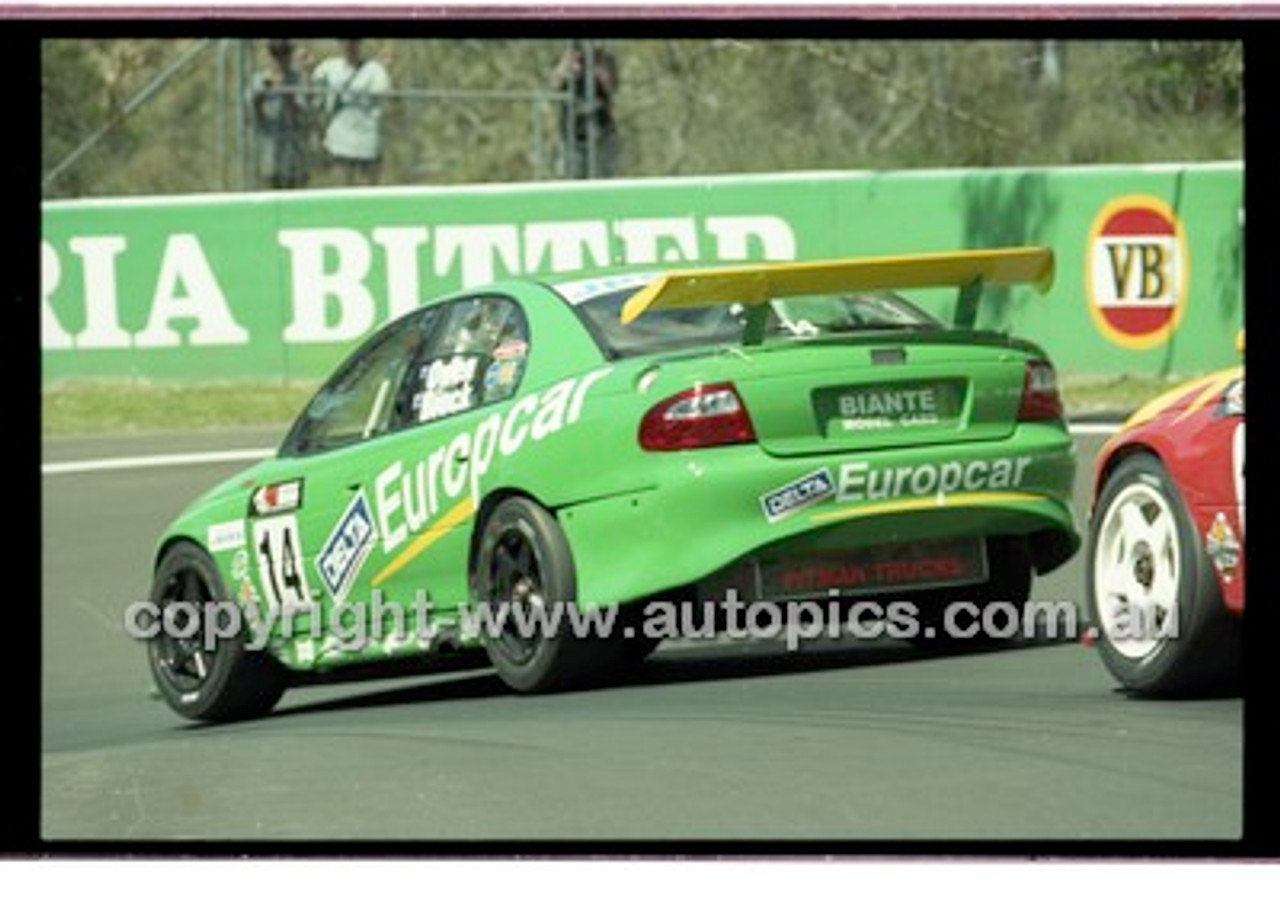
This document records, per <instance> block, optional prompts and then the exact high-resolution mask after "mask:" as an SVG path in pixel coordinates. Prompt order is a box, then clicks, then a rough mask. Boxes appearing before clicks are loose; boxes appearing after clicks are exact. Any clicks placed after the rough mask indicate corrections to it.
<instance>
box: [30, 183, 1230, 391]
mask: <svg viewBox="0 0 1280 899" xmlns="http://www.w3.org/2000/svg"><path fill="white" fill-rule="evenodd" d="M1243 182H1244V167H1243V164H1242V163H1240V162H1223V163H1212V164H1196V165H1190V164H1188V165H1149V166H1088V167H1068V168H1043V169H980V170H979V169H965V170H931V171H910V172H819V173H797V174H785V175H761V176H734V177H728V176H722V177H708V178H663V179H636V180H626V181H624V180H618V181H605V182H568V183H566V182H555V183H548V182H542V183H538V184H518V185H512V184H503V185H488V186H473V187H450V188H418V187H396V188H378V189H363V190H356V189H349V190H328V191H310V192H296V193H254V194H234V195H208V196H194V195H193V196H183V197H169V198H155V197H152V198H145V199H109V200H84V201H57V202H49V203H45V204H44V207H43V210H42V228H43V233H42V240H41V247H40V252H41V291H42V297H41V310H42V320H41V321H42V324H41V345H42V349H43V352H42V357H43V376H44V379H45V381H46V383H47V382H49V381H51V380H55V379H59V378H113V377H129V378H143V379H149V380H153V381H157V382H162V381H182V380H228V379H255V380H263V379H281V380H285V381H288V380H290V379H314V378H318V377H321V376H323V375H324V374H326V373H327V372H328V371H329V369H330V368H331V367H332V366H333V365H334V364H335V363H336V361H337V360H338V359H340V358H341V357H342V355H343V354H345V353H346V352H347V351H348V350H349V349H350V348H351V347H353V346H354V345H355V343H356V342H357V341H359V340H360V339H361V338H362V337H363V336H364V335H366V334H368V333H369V332H370V331H371V330H372V329H373V328H375V327H376V326H377V325H379V324H381V323H382V322H384V321H386V320H388V318H389V317H391V316H393V315H396V314H399V313H400V312H403V311H405V310H407V309H409V308H412V307H413V306H414V305H415V303H417V302H418V301H419V300H420V299H422V298H426V297H430V296H434V295H437V294H439V293H442V292H445V291H449V290H453V289H456V288H459V287H467V286H473V285H476V284H481V283H484V282H486V281H488V280H490V279H493V278H497V277H503V276H507V275H540V274H541V275H545V274H551V273H568V272H577V271H580V270H598V269H600V268H606V267H608V268H635V269H646V268H655V267H661V266H666V265H673V264H689V265H707V264H714V263H716V262H726V263H731V262H737V261H744V260H793V259H820V258H825V257H834V256H845V255H896V254H902V253H916V252H928V251H937V250H951V249H960V248H984V247H996V246H1008V245H1017V244H1044V245H1047V246H1050V247H1052V248H1053V250H1054V252H1055V254H1056V259H1057V275H1056V280H1055V282H1054V285H1053V288H1052V290H1051V291H1050V292H1049V293H1048V294H1047V295H1040V294H1036V293H1034V292H1032V291H1031V290H1030V289H1029V288H1013V289H999V290H993V291H990V292H989V293H988V294H987V296H986V297H985V298H984V299H983V301H982V305H981V307H980V310H979V319H978V323H979V325H980V326H993V327H999V328H1005V329H1009V330H1012V331H1013V332H1014V333H1017V334H1021V335H1024V336H1026V337H1029V338H1031V339H1033V340H1036V341H1038V342H1040V343H1041V344H1043V345H1044V346H1045V348H1046V349H1047V350H1048V351H1049V352H1050V353H1051V354H1052V356H1053V358H1054V359H1055V361H1056V362H1057V364H1058V367H1059V369H1061V370H1062V371H1063V372H1066V373H1072V374H1084V375H1088V374H1098V375H1113V374H1120V373H1130V374H1135V375H1148V376H1151V375H1156V376H1175V377H1176V376H1187V375H1193V374H1198V373H1201V372H1205V371H1209V370H1212V369H1215V368H1219V367H1223V366H1226V365H1230V364H1233V363H1234V362H1235V361H1237V356H1236V351H1235V337H1236V334H1237V332H1238V330H1239V329H1240V327H1241V326H1242V322H1243V317H1244V297H1243V286H1242V285H1243V227H1244V224H1243V223H1244V213H1243V203H1244V184H1243ZM918 299H919V300H920V302H921V303H922V304H924V305H926V306H930V305H932V306H935V307H936V311H938V312H939V313H940V314H945V315H947V316H949V315H950V304H951V303H952V302H953V294H952V293H948V294H946V295H945V296H942V295H936V296H929V295H924V296H921V297H919V298H918Z"/></svg>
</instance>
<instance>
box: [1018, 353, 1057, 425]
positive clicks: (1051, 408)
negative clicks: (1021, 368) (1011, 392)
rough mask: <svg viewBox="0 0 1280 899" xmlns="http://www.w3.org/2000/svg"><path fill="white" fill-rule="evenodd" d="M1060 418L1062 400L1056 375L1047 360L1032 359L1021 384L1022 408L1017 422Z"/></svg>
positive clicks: (1019, 410)
mask: <svg viewBox="0 0 1280 899" xmlns="http://www.w3.org/2000/svg"><path fill="white" fill-rule="evenodd" d="M1059 418H1062V398H1061V397H1060V396H1058V374H1057V372H1055V371H1054V370H1053V366H1052V365H1051V364H1050V363H1049V361H1048V360H1047V359H1032V360H1031V361H1030V362H1028V363H1027V374H1026V377H1025V378H1023V382H1022V406H1021V408H1019V409H1018V421H1049V420H1053V419H1059Z"/></svg>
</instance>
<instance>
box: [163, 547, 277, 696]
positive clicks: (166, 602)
mask: <svg viewBox="0 0 1280 899" xmlns="http://www.w3.org/2000/svg"><path fill="white" fill-rule="evenodd" d="M226 597H227V592H226V590H225V589H224V588H223V583H222V577H221V575H220V574H219V572H218V568H217V566H216V565H214V563H213V560H212V559H211V558H209V556H208V554H207V553H205V552H204V550H202V549H200V548H199V547H197V546H195V545H194V544H191V543H179V544H176V545H174V546H173V547H171V548H169V549H168V550H167V551H166V552H165V554H164V556H163V558H161V560H160V564H159V565H158V566H157V567H156V572H155V579H154V582H153V586H152V592H151V601H152V604H153V606H154V608H155V609H156V610H157V611H158V613H159V615H160V618H159V620H158V621H157V622H156V625H157V627H156V634H155V635H154V636H153V637H151V638H149V640H148V642H147V659H148V662H149V664H150V667H151V674H152V677H153V678H154V680H155V683H156V687H157V688H158V689H159V691H160V695H161V697H162V698H163V699H164V700H165V702H166V703H168V704H169V706H170V707H171V708H172V709H173V710H174V711H175V712H177V713H178V714H179V715H182V716H183V717H184V718H191V719H194V720H199V721H234V720H239V719H244V718H253V717H257V716H259V715H265V714H267V713H268V712H269V711H271V709H272V708H274V707H275V704H276V703H277V702H278V701H279V700H280V697H281V695H282V694H283V693H284V690H285V672H284V670H283V669H282V668H281V667H280V665H279V664H278V663H277V662H276V661H275V660H274V659H272V658H270V657H269V656H266V655H265V654H263V653H261V652H253V651H250V650H249V649H247V648H246V646H245V639H244V633H243V631H240V632H237V633H235V634H233V635H231V636H222V635H221V633H220V628H221V622H225V621H226V620H227V619H226V617H225V616H223V615H220V614H218V613H217V610H216V603H219V602H222V601H225V600H226Z"/></svg>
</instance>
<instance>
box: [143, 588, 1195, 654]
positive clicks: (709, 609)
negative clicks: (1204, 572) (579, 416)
mask: <svg viewBox="0 0 1280 899" xmlns="http://www.w3.org/2000/svg"><path fill="white" fill-rule="evenodd" d="M621 610H622V607H619V606H616V605H602V606H586V607H581V606H579V605H576V604H574V603H543V602H540V601H536V600H535V601H532V602H528V601H526V602H520V603H502V604H499V605H487V604H474V605H472V604H463V605H462V606H459V607H457V608H450V609H449V610H448V612H447V613H444V612H441V613H440V614H439V615H437V612H440V610H438V609H437V608H435V606H434V605H433V603H432V601H431V599H430V596H429V595H428V594H427V593H426V592H425V591H419V593H418V595H417V597H416V598H415V600H414V602H413V603H410V604H404V603H399V602H390V601H387V600H386V599H385V598H384V596H383V594H382V592H381V591H380V590H373V591H372V595H371V597H370V599H369V601H368V602H346V603H342V604H339V605H335V606H327V605H319V604H317V605H311V606H305V607H303V606H296V607H284V608H281V607H272V608H270V609H268V610H267V611H266V612H262V611H259V609H258V607H257V606H256V605H253V604H249V605H244V606H242V605H240V604H239V603H236V602H232V601H227V600H221V601H213V602H205V603H199V604H196V603H188V602H182V601H178V602H169V603H165V604H164V605H163V607H161V606H159V605H157V604H156V603H155V602H153V601H151V600H142V601H139V602H135V603H132V604H131V605H130V606H129V607H128V608H127V609H126V610H125V614H124V627H125V632H126V633H127V634H129V636H131V637H135V638H138V639H144V640H145V639H152V638H155V637H157V636H160V635H161V634H163V635H165V636H168V637H172V638H176V639H185V640H199V641H201V642H202V643H203V645H204V647H205V648H206V649H208V650H212V649H213V648H214V647H215V646H216V645H217V643H218V642H219V641H221V640H226V639H229V638H233V637H237V636H239V635H240V634H241V632H242V631H244V632H245V642H246V647H247V648H249V649H250V650H259V649H263V648H265V646H266V644H267V642H268V640H269V639H270V638H271V637H272V636H273V635H274V636H278V637H282V638H284V639H291V638H293V637H295V636H300V635H307V636H311V637H313V638H316V639H319V638H321V637H327V638H329V640H330V642H331V645H333V646H334V647H335V648H336V649H338V650H341V651H360V650H362V649H364V648H365V647H366V646H368V645H370V644H371V643H385V642H388V641H389V642H395V643H406V642H418V643H419V644H421V645H423V646H427V645H430V643H431V642H432V640H433V639H434V638H435V637H436V636H437V635H438V634H439V633H440V632H441V630H442V629H443V628H445V627H447V628H449V629H451V630H452V631H453V632H455V633H456V634H457V635H458V636H459V637H461V638H462V639H463V640H464V641H470V640H473V639H475V638H484V637H496V636H498V635H499V634H502V633H515V634H518V635H519V636H521V637H524V638H526V639H528V638H534V637H537V636H550V635H554V634H558V633H560V632H561V631H562V630H563V629H566V628H567V629H568V630H569V632H570V633H572V634H573V635H574V636H575V637H581V638H600V639H607V638H610V637H614V636H617V635H621V636H622V637H623V638H624V639H632V638H645V639H651V640H659V639H661V640H665V639H684V640H711V639H716V638H720V637H727V638H729V639H759V640H778V639H779V638H781V639H782V640H783V641H784V642H785V644H786V647H787V649H788V650H795V649H797V648H798V647H799V646H800V645H801V644H802V643H804V642H806V641H810V640H816V639H823V638H826V639H832V640H834V639H838V638H842V637H853V638H855V639H861V640H877V639H881V638H886V637H887V638H891V639H898V640H920V639H924V640H929V639H946V640H974V639H997V640H1009V639H1014V638H1033V637H1039V638H1044V639H1050V640H1052V639H1074V638H1076V637H1078V636H1079V633H1078V631H1079V627H1080V625H1079V620H1078V611H1077V608H1076V604H1075V603H1073V602H1069V601H1048V602H1035V601H1033V602H1028V603H1013V602H1005V601H999V600H992V601H986V602H982V603H977V602H972V601H967V600H959V601H955V602H951V603H948V604H947V605H945V606H943V607H942V608H941V612H940V614H939V613H938V612H937V611H933V612H932V613H930V614H926V613H925V610H924V609H922V607H921V606H920V605H918V604H917V603H915V602H913V601H911V600H910V599H908V598H895V599H891V600H887V601H882V600H879V599H871V598H868V599H857V600H849V599H842V600H837V599H830V600H817V599H795V600H787V601H750V602H748V601H744V600H742V599H741V598H740V597H739V596H738V594H737V593H736V591H734V590H728V591H727V592H726V595H725V597H724V598H723V599H722V600H719V601H710V600H707V601H701V602H695V601H684V602H674V601H671V602H667V601H659V600H654V601H650V602H648V603H647V604H645V606H644V607H643V614H642V615H640V616H634V615H631V616H624V615H622V614H621ZM1138 619H1141V620H1138ZM441 621H445V622H448V623H447V624H445V625H442V624H441ZM1131 624H1132V627H1131V630H1132V631H1133V633H1132V635H1131V636H1132V637H1133V638H1135V639H1147V638H1151V637H1153V636H1154V637H1176V636H1177V616H1176V615H1173V616H1166V617H1162V618H1161V619H1160V621H1159V623H1158V626H1157V624H1156V622H1155V621H1154V620H1150V621H1149V620H1146V619H1145V618H1143V617H1142V616H1138V618H1137V619H1135V620H1134V621H1133V622H1132V623H1131ZM1121 636H1123V635H1121Z"/></svg>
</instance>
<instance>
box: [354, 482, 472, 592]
mask: <svg viewBox="0 0 1280 899" xmlns="http://www.w3.org/2000/svg"><path fill="white" fill-rule="evenodd" d="M475 511H476V504H475V503H474V502H473V501H472V499H471V497H470V496H467V497H464V498H463V500H462V502H460V503H458V504H457V505H456V506H454V507H453V508H452V509H450V510H449V511H448V512H445V513H444V514H443V515H441V516H440V520H439V521H437V522H436V523H435V524H433V525H431V527H429V528H427V529H426V530H425V531H423V532H422V533H421V534H419V535H418V536H417V537H415V538H414V540H413V542H412V543H410V544H409V545H408V546H406V547H405V548H404V549H402V550H401V551H400V554H399V555H397V556H396V557H395V558H394V559H392V560H391V561H390V562H388V563H387V564H386V565H385V566H384V567H383V569H382V570H381V571H379V572H378V573H377V574H375V575H374V576H373V581H372V584H373V586H375V587H377V586H379V585H381V584H382V583H383V582H384V581H386V579H387V578H389V577H391V576H392V575H393V574H395V573H396V572H397V571H399V570H400V569H401V568H403V567H404V566H406V565H408V564H409V563H410V562H412V561H413V560H414V559H415V558H416V557H417V556H418V555H419V554H421V553H422V552H423V551H424V550H426V549H427V547H429V546H430V545H431V544H433V543H435V542H436V541H437V540H439V539H440V538H441V537H443V536H444V535H445V534H447V533H449V531H451V530H453V529H454V528H455V527H457V526H458V525H460V524H462V522H464V521H466V520H467V519H468V518H470V517H471V516H472V515H473V514H474V513H475Z"/></svg>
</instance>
